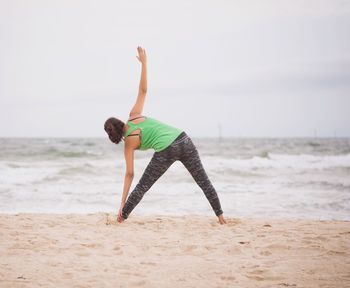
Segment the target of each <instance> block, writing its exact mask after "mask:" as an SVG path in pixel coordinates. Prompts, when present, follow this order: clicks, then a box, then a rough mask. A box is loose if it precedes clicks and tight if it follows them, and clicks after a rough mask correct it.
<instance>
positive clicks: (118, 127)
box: [104, 117, 125, 144]
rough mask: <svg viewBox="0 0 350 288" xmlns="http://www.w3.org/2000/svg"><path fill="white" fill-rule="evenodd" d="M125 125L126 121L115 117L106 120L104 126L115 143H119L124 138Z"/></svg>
mask: <svg viewBox="0 0 350 288" xmlns="http://www.w3.org/2000/svg"><path fill="white" fill-rule="evenodd" d="M124 125H125V123H124V122H123V121H121V120H119V119H117V118H114V117H110V118H108V119H107V120H106V122H105V126H104V128H105V131H106V132H107V134H108V137H109V139H110V140H111V141H112V142H113V143H115V144H118V143H119V142H120V140H121V139H122V137H123V128H124Z"/></svg>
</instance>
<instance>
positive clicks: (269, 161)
mask: <svg viewBox="0 0 350 288" xmlns="http://www.w3.org/2000/svg"><path fill="white" fill-rule="evenodd" d="M203 161H204V162H206V164H207V166H208V167H210V169H212V170H215V169H220V167H230V168H232V169H234V170H242V169H243V170H250V169H271V168H272V169H294V170H300V171H303V170H312V169H316V170H324V169H334V168H343V169H344V171H345V170H348V169H350V154H347V155H323V156H319V155H307V154H301V155H288V154H272V153H265V154H264V155H262V156H253V157H251V158H246V159H239V158H218V157H203Z"/></svg>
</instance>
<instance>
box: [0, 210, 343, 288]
mask: <svg viewBox="0 0 350 288" xmlns="http://www.w3.org/2000/svg"><path fill="white" fill-rule="evenodd" d="M225 218H226V221H227V224H226V225H220V224H219V223H218V221H217V217H215V216H201V215H186V216H168V215H153V216H141V215H130V217H129V218H128V219H127V220H126V221H124V222H122V223H118V222H117V221H116V215H115V214H113V213H102V212H101V213H88V214H75V213H68V214H47V213H16V214H4V213H0V239H1V241H0V253H1V257H0V287H9V286H10V287H37V286H40V285H42V286H45V287H68V286H69V287H126V286H127V287H158V286H161V287H308V288H309V287H345V286H350V273H349V271H350V260H348V259H349V256H350V221H346V220H308V219H284V218H283V219H282V218H281V219H278V218H262V219H258V218H233V217H228V216H225Z"/></svg>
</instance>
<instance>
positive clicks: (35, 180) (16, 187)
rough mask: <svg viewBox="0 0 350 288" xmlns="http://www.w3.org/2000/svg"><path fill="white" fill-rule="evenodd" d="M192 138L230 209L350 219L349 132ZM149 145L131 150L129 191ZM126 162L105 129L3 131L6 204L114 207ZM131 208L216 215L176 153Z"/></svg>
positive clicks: (238, 213) (1, 191)
mask: <svg viewBox="0 0 350 288" xmlns="http://www.w3.org/2000/svg"><path fill="white" fill-rule="evenodd" d="M189 135H190V134H189ZM190 136H191V135H190ZM191 138H192V140H193V142H194V143H195V145H196V146H197V149H198V152H199V155H200V156H201V159H202V163H203V166H204V168H205V169H206V171H207V174H208V176H209V179H210V180H211V181H212V184H213V186H214V187H215V189H216V191H217V193H218V195H219V198H220V201H221V205H222V209H223V211H224V215H226V216H229V217H254V218H256V217H279V218H295V219H319V220H350V139H345V138H315V139H314V138H276V139H273V138H266V139H258V138H232V139H213V138H194V137H191ZM153 153H154V151H153V150H147V151H136V152H135V177H134V181H133V183H132V186H131V190H130V192H129V193H131V191H132V188H133V187H135V185H136V184H137V182H138V179H139V178H140V177H141V175H142V173H143V171H144V169H145V168H146V166H147V164H148V162H149V161H150V159H151V157H152V154H153ZM124 162H125V161H124V155H123V144H120V145H115V144H113V143H111V142H109V140H108V139H107V138H0V213H19V212H29V213H94V212H108V213H113V212H115V213H116V212H117V211H118V209H119V204H120V199H121V194H122V189H123V180H124V171H125V163H124ZM132 214H137V215H187V214H197V215H208V216H209V215H212V216H213V217H214V216H215V214H214V212H213V210H212V209H211V207H210V205H209V202H208V200H207V199H206V198H205V196H204V193H203V192H202V190H201V189H200V188H199V186H198V185H197V184H196V183H195V181H194V180H193V178H192V177H191V175H190V174H189V172H188V171H187V170H186V168H185V167H184V166H183V165H182V163H181V162H179V161H177V162H175V163H174V164H173V165H172V166H171V167H170V168H169V170H168V171H167V172H166V173H165V174H164V175H163V176H162V177H161V178H160V179H159V180H158V181H157V182H156V183H155V184H154V185H153V186H152V187H151V189H150V190H149V191H148V192H146V194H145V196H144V197H143V199H142V200H141V202H140V203H139V204H138V206H136V208H135V209H134V210H133V211H132V213H131V215H132Z"/></svg>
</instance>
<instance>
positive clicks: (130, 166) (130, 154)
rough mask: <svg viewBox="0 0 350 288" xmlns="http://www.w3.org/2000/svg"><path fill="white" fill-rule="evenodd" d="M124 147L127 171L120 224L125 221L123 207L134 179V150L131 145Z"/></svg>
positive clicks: (119, 215)
mask: <svg viewBox="0 0 350 288" xmlns="http://www.w3.org/2000/svg"><path fill="white" fill-rule="evenodd" d="M124 147H125V148H124V157H125V162H126V169H125V177H124V188H123V194H122V199H121V203H120V207H119V211H118V217H117V220H118V222H122V221H123V217H122V212H123V207H124V205H125V202H126V198H127V197H128V194H129V190H130V186H131V183H132V180H133V179H134V149H133V148H132V146H131V145H130V143H129V145H127V144H126V143H125V146H124Z"/></svg>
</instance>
